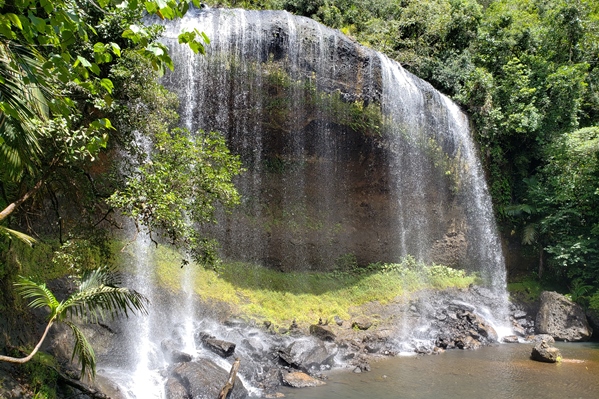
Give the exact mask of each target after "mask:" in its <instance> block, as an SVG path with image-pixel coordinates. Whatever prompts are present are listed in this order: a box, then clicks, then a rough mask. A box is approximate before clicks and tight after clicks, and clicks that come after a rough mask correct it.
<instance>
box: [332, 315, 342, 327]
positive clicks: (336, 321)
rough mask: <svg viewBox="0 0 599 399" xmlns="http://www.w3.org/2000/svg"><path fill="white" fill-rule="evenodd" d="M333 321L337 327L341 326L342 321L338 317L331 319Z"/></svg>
mask: <svg viewBox="0 0 599 399" xmlns="http://www.w3.org/2000/svg"><path fill="white" fill-rule="evenodd" d="M333 320H335V324H337V325H338V326H339V327H341V326H342V325H343V320H341V318H340V317H339V316H335V317H333Z"/></svg>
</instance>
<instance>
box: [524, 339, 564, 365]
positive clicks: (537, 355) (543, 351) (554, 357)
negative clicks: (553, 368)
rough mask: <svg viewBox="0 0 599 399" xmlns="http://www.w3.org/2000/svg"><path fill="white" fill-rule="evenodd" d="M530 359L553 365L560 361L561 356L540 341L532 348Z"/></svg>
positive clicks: (551, 347) (553, 348) (558, 352)
mask: <svg viewBox="0 0 599 399" xmlns="http://www.w3.org/2000/svg"><path fill="white" fill-rule="evenodd" d="M530 358H531V359H532V360H536V361H538V362H545V363H555V362H559V361H560V360H561V358H562V354H561V353H560V351H559V349H557V348H556V347H554V346H551V345H550V344H549V343H547V341H541V342H539V343H538V344H536V345H535V346H534V347H533V348H532V352H531V354H530Z"/></svg>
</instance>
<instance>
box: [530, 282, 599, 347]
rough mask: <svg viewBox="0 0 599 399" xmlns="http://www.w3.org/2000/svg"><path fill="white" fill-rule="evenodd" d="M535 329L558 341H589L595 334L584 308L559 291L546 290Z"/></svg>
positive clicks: (542, 297) (541, 298) (542, 295)
mask: <svg viewBox="0 0 599 399" xmlns="http://www.w3.org/2000/svg"><path fill="white" fill-rule="evenodd" d="M540 301H541V305H540V307H539V312H538V313H537V318H536V323H535V330H536V332H537V333H540V334H549V335H551V336H552V337H553V338H555V339H556V340H558V341H571V342H577V341H588V340H589V339H590V338H591V335H593V330H592V329H591V327H590V326H589V323H588V321H587V317H586V315H585V313H584V311H583V310H582V308H581V307H580V306H579V305H578V304H576V303H574V302H572V301H570V300H569V299H568V298H566V297H565V296H563V295H561V294H558V293H557V292H552V291H544V292H543V293H541V297H540Z"/></svg>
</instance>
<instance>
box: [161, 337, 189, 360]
mask: <svg viewBox="0 0 599 399" xmlns="http://www.w3.org/2000/svg"><path fill="white" fill-rule="evenodd" d="M160 349H162V353H163V354H164V358H165V359H166V360H167V361H169V362H170V363H184V362H190V361H191V355H190V354H189V353H185V352H183V351H180V350H179V345H178V344H177V343H176V342H175V341H173V340H172V339H165V340H163V341H162V342H161V343H160Z"/></svg>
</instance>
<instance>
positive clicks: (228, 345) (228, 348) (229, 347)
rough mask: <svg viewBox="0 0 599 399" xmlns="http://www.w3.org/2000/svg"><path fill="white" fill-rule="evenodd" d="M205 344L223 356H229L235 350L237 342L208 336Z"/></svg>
mask: <svg viewBox="0 0 599 399" xmlns="http://www.w3.org/2000/svg"><path fill="white" fill-rule="evenodd" d="M204 346H205V347H206V348H208V349H210V350H211V351H212V352H214V353H216V354H217V355H219V356H221V357H229V356H231V355H232V354H233V353H234V352H235V344H234V343H233V342H228V341H223V340H222V339H214V338H208V339H206V340H204Z"/></svg>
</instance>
